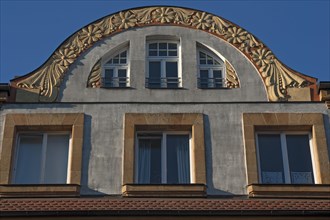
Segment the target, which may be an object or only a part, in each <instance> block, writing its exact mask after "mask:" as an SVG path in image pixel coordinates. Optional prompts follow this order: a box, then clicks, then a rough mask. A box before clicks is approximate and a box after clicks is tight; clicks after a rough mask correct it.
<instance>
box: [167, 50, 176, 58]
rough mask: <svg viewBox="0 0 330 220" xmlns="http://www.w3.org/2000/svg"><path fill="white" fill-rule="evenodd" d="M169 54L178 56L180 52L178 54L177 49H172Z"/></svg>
mask: <svg viewBox="0 0 330 220" xmlns="http://www.w3.org/2000/svg"><path fill="white" fill-rule="evenodd" d="M168 55H169V56H174V57H176V56H177V55H178V54H177V52H176V50H170V51H168Z"/></svg>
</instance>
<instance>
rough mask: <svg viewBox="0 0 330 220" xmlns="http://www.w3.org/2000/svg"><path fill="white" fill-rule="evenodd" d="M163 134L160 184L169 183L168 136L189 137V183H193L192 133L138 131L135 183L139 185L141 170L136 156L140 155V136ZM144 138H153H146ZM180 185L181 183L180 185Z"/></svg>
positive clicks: (136, 135) (135, 151) (136, 136)
mask: <svg viewBox="0 0 330 220" xmlns="http://www.w3.org/2000/svg"><path fill="white" fill-rule="evenodd" d="M152 133H154V134H161V183H160V184H168V183H167V137H166V136H167V135H189V176H190V179H189V183H192V182H193V179H192V176H193V170H192V161H193V159H192V153H191V151H192V145H191V144H192V140H191V132H190V131H137V132H136V133H135V140H136V141H135V146H134V154H135V158H134V183H136V184H139V183H138V174H139V173H138V170H139V161H138V160H137V159H136V156H137V155H139V139H140V138H141V137H138V136H139V134H147V135H148V134H152ZM165 137H166V138H165ZM142 138H145V139H147V138H153V136H145V137H142ZM179 184H180V183H179Z"/></svg>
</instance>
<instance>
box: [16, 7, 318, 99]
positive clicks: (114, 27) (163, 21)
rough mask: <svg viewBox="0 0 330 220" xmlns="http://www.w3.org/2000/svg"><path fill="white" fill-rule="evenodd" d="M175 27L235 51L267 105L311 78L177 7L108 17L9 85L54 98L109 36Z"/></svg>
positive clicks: (217, 21)
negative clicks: (257, 77) (258, 82)
mask: <svg viewBox="0 0 330 220" xmlns="http://www.w3.org/2000/svg"><path fill="white" fill-rule="evenodd" d="M151 25H152V26H154V25H175V26H183V27H189V28H193V29H198V30H202V31H205V32H208V33H210V34H213V35H215V36H217V37H219V38H222V39H224V40H225V41H227V42H228V43H230V44H231V45H233V46H234V47H236V48H237V49H239V50H240V51H241V52H242V53H243V54H245V56H246V57H247V58H248V59H249V60H251V62H252V63H253V64H254V65H255V67H256V68H257V69H258V71H259V73H260V74H261V77H262V79H263V81H264V84H265V87H266V90H267V93H268V98H269V100H270V101H286V100H288V99H289V98H290V96H289V95H288V94H287V88H289V87H295V88H300V87H306V86H310V85H311V84H313V83H315V81H313V80H311V79H312V78H308V77H303V76H302V75H301V74H299V73H297V72H295V71H293V70H291V69H289V68H287V67H286V66H285V65H284V64H282V63H281V62H280V61H279V60H278V59H277V58H276V57H275V55H274V54H273V52H272V51H271V50H270V49H269V48H267V47H266V46H265V45H264V44H263V43H262V42H260V41H259V40H258V39H257V38H255V37H254V36H253V35H252V34H250V33H249V32H247V31H246V30H244V29H242V28H240V27H239V26H237V25H235V24H233V23H231V22H229V21H227V20H225V19H222V18H220V17H218V16H214V15H212V14H209V13H207V12H201V11H197V10H192V9H185V8H177V7H145V8H138V9H129V10H126V11H121V12H119V13H115V14H112V15H109V16H107V17H105V18H102V19H101V20H98V21H96V22H94V23H91V24H89V25H87V26H86V27H84V28H82V29H81V30H79V31H77V32H76V33H75V34H73V35H72V36H71V37H70V38H69V39H68V40H66V41H65V42H64V43H63V44H62V45H60V47H59V48H58V49H57V50H56V51H55V52H54V54H53V55H52V56H51V57H50V58H49V59H48V60H47V61H46V63H45V64H44V65H42V66H41V67H40V68H38V69H37V70H35V71H34V72H32V73H30V74H28V75H26V76H24V77H20V78H17V79H14V80H13V81H12V85H13V86H16V87H19V88H23V89H27V90H30V89H39V91H40V96H45V97H54V94H53V93H57V92H58V91H57V90H58V88H59V85H60V83H61V80H62V78H63V76H64V74H65V72H66V71H67V70H68V69H69V67H70V65H71V64H72V63H73V62H74V61H75V60H76V59H77V57H78V56H79V55H80V54H81V53H82V52H83V51H85V50H86V49H88V48H90V47H91V46H93V44H94V43H96V42H97V41H99V40H101V39H103V38H105V37H108V36H111V35H112V34H115V33H119V32H122V31H125V30H129V29H131V28H135V27H143V26H151Z"/></svg>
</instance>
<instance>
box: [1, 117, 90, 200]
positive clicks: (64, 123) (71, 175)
mask: <svg viewBox="0 0 330 220" xmlns="http://www.w3.org/2000/svg"><path fill="white" fill-rule="evenodd" d="M83 129H84V114H83V113H35V114H7V115H6V116H5V124H4V131H3V139H2V152H1V159H0V167H1V168H0V169H1V170H0V172H1V173H0V174H1V175H0V176H1V179H0V184H1V185H0V196H2V197H11V196H13V197H15V196H20V197H24V196H77V195H79V189H80V180H81V169H82V146H83ZM24 132H28V133H35V132H39V133H40V132H46V133H47V132H49V133H53V132H68V133H69V134H70V135H71V141H70V146H69V151H68V154H69V156H68V170H67V181H66V183H64V184H32V185H30V184H29V185H25V184H13V166H14V164H15V156H14V155H15V152H16V151H17V149H16V148H17V137H18V134H21V133H24Z"/></svg>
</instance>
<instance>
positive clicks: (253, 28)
mask: <svg viewBox="0 0 330 220" xmlns="http://www.w3.org/2000/svg"><path fill="white" fill-rule="evenodd" d="M0 3H1V4H0V6H1V8H0V12H1V15H0V18H1V20H0V24H1V29H0V31H1V32H0V37H1V39H0V41H1V45H0V50H1V53H0V82H8V81H9V80H10V79H12V78H13V77H14V76H20V75H24V74H27V73H29V72H31V71H33V70H35V69H36V68H38V67H39V66H40V65H42V64H43V63H44V62H45V61H46V60H47V59H48V57H49V56H50V55H51V54H52V53H53V52H54V50H55V49H56V48H57V47H58V46H59V45H60V44H61V43H62V42H63V41H64V40H65V39H66V38H67V37H69V36H70V35H71V34H73V33H74V32H76V31H77V30H79V29H80V28H82V27H83V26H85V25H87V24H89V23H91V22H93V21H95V20H97V19H99V18H101V17H103V16H106V15H109V14H112V13H114V12H117V11H120V10H124V9H128V8H132V7H139V6H150V5H173V6H184V7H189V8H194V9H199V10H203V11H207V12H210V13H213V14H216V15H218V16H220V17H223V18H225V19H227V20H229V21H231V22H234V23H236V24H237V25H239V26H241V27H243V28H244V29H246V30H248V31H249V32H251V33H252V34H254V35H255V36H256V37H258V38H259V39H260V40H261V41H262V42H263V43H265V44H266V45H267V46H268V47H269V48H270V49H271V50H272V51H273V52H274V54H275V55H276V56H277V57H278V58H279V59H280V60H281V61H282V62H283V63H284V64H286V65H288V66H289V67H290V68H292V69H294V70H297V71H299V72H301V73H303V74H307V75H310V76H313V77H316V78H318V79H319V80H320V81H330V70H329V61H330V56H329V54H330V46H329V42H330V35H329V32H330V24H329V21H330V18H329V14H330V13H329V12H330V1H329V0H277V1H266V0H264V1H262V0H255V1H249V0H245V1H243V0H241V1H238V0H213V1H211V0H209V1H200V0H196V1H194V0H190V1H179V0H177V1H153V0H150V1H137V0H136V1H134V0H131V1H128V0H121V1H109V0H66V1H65V0H57V1H55V0H53V1H51V0H48V1H46V0H44V1H43V0H34V1H32V0H25V1H23V0H0Z"/></svg>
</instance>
